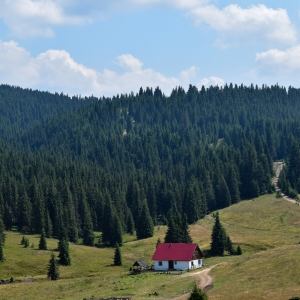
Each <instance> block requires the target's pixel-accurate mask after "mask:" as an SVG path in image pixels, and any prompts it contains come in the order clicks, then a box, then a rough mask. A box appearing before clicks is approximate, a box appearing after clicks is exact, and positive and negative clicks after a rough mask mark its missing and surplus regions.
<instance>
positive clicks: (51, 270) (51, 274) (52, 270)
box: [47, 252, 59, 280]
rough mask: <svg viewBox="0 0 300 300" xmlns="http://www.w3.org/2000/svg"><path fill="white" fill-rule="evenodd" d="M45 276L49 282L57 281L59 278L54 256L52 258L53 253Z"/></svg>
mask: <svg viewBox="0 0 300 300" xmlns="http://www.w3.org/2000/svg"><path fill="white" fill-rule="evenodd" d="M47 276H48V278H50V279H51V280H57V279H58V278H59V267H58V265H57V263H56V260H55V256H54V253H53V252H52V254H51V258H50V260H49V265H48V273H47Z"/></svg>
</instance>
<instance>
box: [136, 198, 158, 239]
mask: <svg viewBox="0 0 300 300" xmlns="http://www.w3.org/2000/svg"><path fill="white" fill-rule="evenodd" d="M153 233H154V226H153V221H152V218H151V216H150V213H149V209H148V205H147V201H146V200H144V201H143V202H142V206H141V208H140V213H139V217H138V222H137V226H136V236H137V238H138V239H139V240H140V239H145V238H148V237H152V236H153Z"/></svg>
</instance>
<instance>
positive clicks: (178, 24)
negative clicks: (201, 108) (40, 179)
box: [0, 0, 300, 97]
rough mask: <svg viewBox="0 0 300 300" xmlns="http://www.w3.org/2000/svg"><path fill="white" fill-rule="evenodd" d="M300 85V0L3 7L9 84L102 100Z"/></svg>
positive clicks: (96, 0) (0, 60)
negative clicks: (152, 92)
mask: <svg viewBox="0 0 300 300" xmlns="http://www.w3.org/2000/svg"><path fill="white" fill-rule="evenodd" d="M226 83H227V84H229V83H233V84H238V85H240V84H244V85H246V86H249V85H250V84H252V83H253V84H254V85H256V84H257V85H258V86H262V84H266V85H268V86H271V85H275V84H278V85H279V86H286V87H288V86H290V85H291V86H294V87H296V88H299V87H300V0H258V2H256V0H235V1H234V0H232V1H229V0H222V1H221V0H220V1H217V0H84V1H82V0H0V84H9V85H14V86H21V87H23V88H31V89H38V90H42V91H50V92H58V93H61V92H63V93H64V94H68V95H70V96H72V95H82V96H90V95H94V96H96V97H102V96H113V95H117V94H129V93H131V92H134V93H137V92H138V90H139V88H140V87H143V88H144V89H145V88H146V87H152V88H153V89H155V88H156V87H157V86H158V87H160V89H161V90H162V91H163V92H164V93H165V94H166V95H169V94H170V93H171V91H172V89H174V88H175V87H178V86H182V87H183V88H184V89H187V88H188V86H189V84H192V85H195V86H197V87H198V88H201V87H202V86H203V85H204V86H205V87H209V86H211V85H212V86H215V85H218V86H223V85H224V84H226Z"/></svg>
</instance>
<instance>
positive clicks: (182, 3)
mask: <svg viewBox="0 0 300 300" xmlns="http://www.w3.org/2000/svg"><path fill="white" fill-rule="evenodd" d="M132 2H133V3H136V4H139V5H168V6H171V7H175V8H179V9H189V8H193V7H197V6H202V5H206V4H208V3H209V0H132Z"/></svg>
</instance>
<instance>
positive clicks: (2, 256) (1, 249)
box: [0, 239, 5, 262]
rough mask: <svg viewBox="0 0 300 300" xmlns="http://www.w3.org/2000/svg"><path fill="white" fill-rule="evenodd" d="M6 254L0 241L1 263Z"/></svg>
mask: <svg viewBox="0 0 300 300" xmlns="http://www.w3.org/2000/svg"><path fill="white" fill-rule="evenodd" d="M4 259H5V258H4V253H3V243H2V240H1V239H0V262H2V261H4Z"/></svg>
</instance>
